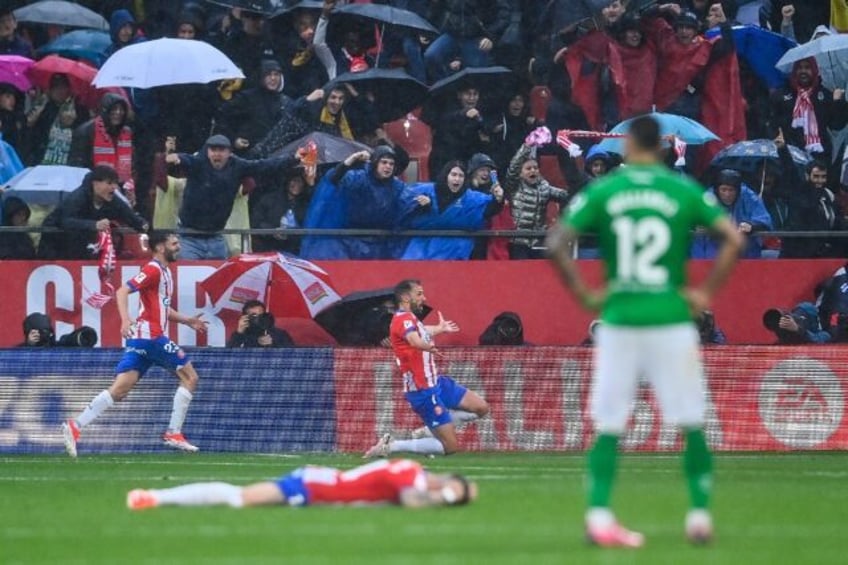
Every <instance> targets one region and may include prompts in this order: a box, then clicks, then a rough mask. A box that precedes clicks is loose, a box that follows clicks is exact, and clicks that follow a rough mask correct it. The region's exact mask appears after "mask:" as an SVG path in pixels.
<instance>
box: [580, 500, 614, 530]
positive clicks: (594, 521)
mask: <svg viewBox="0 0 848 565" xmlns="http://www.w3.org/2000/svg"><path fill="white" fill-rule="evenodd" d="M613 524H615V514H613V513H612V510H610V509H609V508H603V507H600V506H596V507H593V508H590V509H589V510H587V511H586V525H587V526H589V527H591V528H599V529H603V528H609V527H610V526H612V525H613Z"/></svg>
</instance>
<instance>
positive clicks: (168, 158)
mask: <svg viewBox="0 0 848 565" xmlns="http://www.w3.org/2000/svg"><path fill="white" fill-rule="evenodd" d="M165 162H166V163H167V164H169V165H179V164H180V157H179V155H177V154H176V153H168V154H167V155H165Z"/></svg>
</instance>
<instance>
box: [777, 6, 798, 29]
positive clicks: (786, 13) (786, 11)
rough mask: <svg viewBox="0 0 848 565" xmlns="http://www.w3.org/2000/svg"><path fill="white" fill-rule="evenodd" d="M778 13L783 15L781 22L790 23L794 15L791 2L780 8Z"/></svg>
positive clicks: (793, 7)
mask: <svg viewBox="0 0 848 565" xmlns="http://www.w3.org/2000/svg"><path fill="white" fill-rule="evenodd" d="M780 13H781V15H782V16H783V23H786V24H790V23H792V16H794V15H795V6H794V5H793V4H787V5H786V6H784V7H783V8H781V9H780Z"/></svg>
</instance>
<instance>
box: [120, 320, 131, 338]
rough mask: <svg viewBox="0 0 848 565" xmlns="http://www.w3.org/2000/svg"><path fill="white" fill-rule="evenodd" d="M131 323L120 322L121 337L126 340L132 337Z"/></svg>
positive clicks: (127, 321)
mask: <svg viewBox="0 0 848 565" xmlns="http://www.w3.org/2000/svg"><path fill="white" fill-rule="evenodd" d="M132 326H133V325H132V322H130V321H129V320H121V336H123V337H124V338H126V339H129V338H131V337H133V333H134V332H133V327H132Z"/></svg>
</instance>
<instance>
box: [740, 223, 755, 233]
mask: <svg viewBox="0 0 848 565" xmlns="http://www.w3.org/2000/svg"><path fill="white" fill-rule="evenodd" d="M753 229H754V226H752V225H751V224H749V223H748V222H739V231H740V232H741V233H751V230H753Z"/></svg>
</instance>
